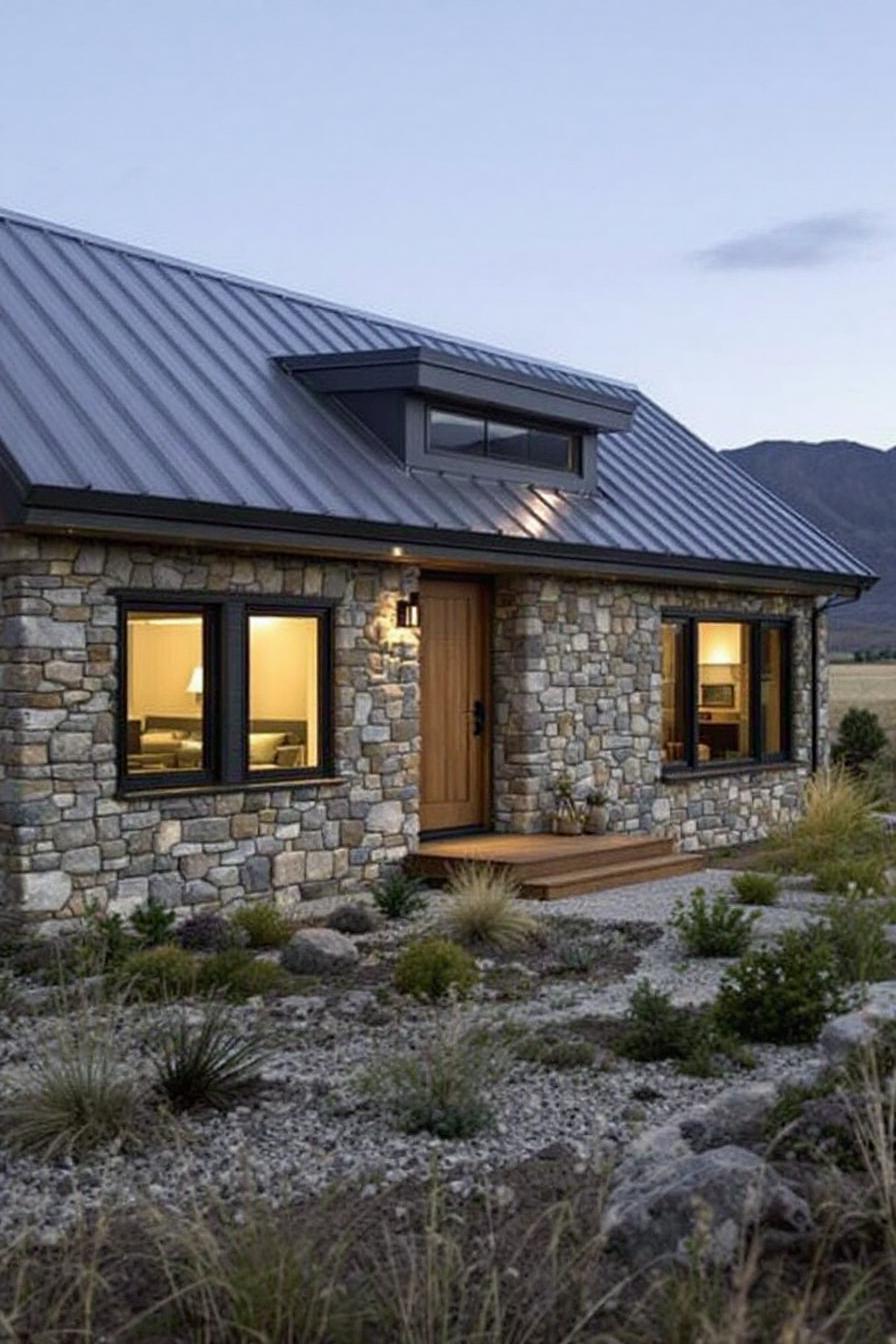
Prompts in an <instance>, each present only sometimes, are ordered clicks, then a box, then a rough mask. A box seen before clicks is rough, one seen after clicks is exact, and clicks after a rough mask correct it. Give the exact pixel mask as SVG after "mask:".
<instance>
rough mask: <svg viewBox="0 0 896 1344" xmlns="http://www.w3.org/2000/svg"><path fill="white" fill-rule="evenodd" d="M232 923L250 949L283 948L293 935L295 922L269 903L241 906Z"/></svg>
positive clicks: (258, 902)
mask: <svg viewBox="0 0 896 1344" xmlns="http://www.w3.org/2000/svg"><path fill="white" fill-rule="evenodd" d="M233 923H234V926H235V927H236V928H238V929H242V930H243V931H244V932H245V934H246V936H247V937H248V939H249V946H250V947H283V946H284V944H285V943H288V942H289V940H290V938H291V937H292V935H293V934H294V933H295V921H294V920H292V919H290V917H289V915H287V914H285V913H284V912H283V911H282V910H279V909H278V908H277V906H276V905H273V904H272V903H271V902H270V901H257V902H256V903H255V904H253V905H244V906H242V907H241V908H240V909H239V910H237V911H236V913H235V914H234V916H233Z"/></svg>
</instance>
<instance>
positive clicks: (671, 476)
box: [0, 213, 871, 579]
mask: <svg viewBox="0 0 896 1344" xmlns="http://www.w3.org/2000/svg"><path fill="white" fill-rule="evenodd" d="M0 320H2V357H0V440H2V442H3V444H4V445H5V447H6V449H7V451H8V453H9V454H10V456H11V457H12V459H13V460H14V462H15V463H16V464H17V466H18V468H19V470H20V471H21V473H22V475H23V476H24V477H25V478H26V479H27V480H28V481H29V482H30V483H31V484H32V485H40V486H59V487H63V488H70V489H90V490H93V491H97V492H110V493H115V494H123V495H131V496H145V497H156V498H164V499H171V500H181V501H187V500H189V501H196V502H202V503H208V504H230V505H242V506H246V507H249V508H257V509H259V510H278V511H290V512H294V513H296V514H298V515H317V516H324V517H329V518H332V519H345V520H346V521H349V520H351V521H352V522H353V523H357V522H358V521H361V522H371V523H377V524H385V525H388V524H395V525H396V526H399V525H400V526H410V527H420V528H426V529H443V530H445V531H460V532H467V533H470V534H472V538H471V539H472V540H474V539H475V537H487V536H490V535H491V536H494V535H495V534H499V535H502V536H505V537H516V538H520V539H522V540H524V541H528V542H531V543H532V546H533V552H534V551H535V550H536V549H541V548H543V547H546V546H547V547H549V546H550V545H552V544H554V545H562V546H585V547H593V548H601V549H603V548H610V549H613V550H619V551H623V552H631V553H632V556H633V558H636V557H637V554H638V553H639V552H642V553H643V552H649V553H652V554H654V555H668V556H670V557H691V558H694V559H698V560H703V561H709V562H712V561H714V560H715V561H725V562H734V563H742V564H755V565H757V566H762V567H776V568H777V567H783V568H793V569H803V570H807V571H823V572H826V573H830V574H842V575H844V576H850V577H853V578H860V579H862V578H869V577H871V571H870V570H869V569H867V567H866V566H864V565H863V564H862V563H861V562H860V561H858V560H856V559H855V557H853V556H851V555H850V554H849V553H848V552H847V551H845V550H844V549H843V548H842V547H841V546H839V545H838V544H837V543H836V542H835V541H833V540H832V539H831V538H829V537H827V536H825V535H824V534H823V533H821V532H820V531H819V530H818V529H817V528H815V527H814V526H813V525H812V524H810V523H809V522H808V521H807V520H805V519H804V518H802V517H800V516H799V515H798V514H797V513H795V512H794V511H793V510H792V509H790V508H789V507H788V506H787V505H785V504H784V503H783V502H782V501H780V500H779V499H777V498H776V497H775V496H774V495H772V494H771V493H770V492H769V491H767V490H765V489H764V488H763V487H762V486H760V485H759V484H758V483H757V482H755V481H754V480H752V478H750V477H749V476H747V475H746V474H745V473H744V472H742V471H741V470H740V469H739V468H737V467H735V466H734V465H733V464H732V463H731V462H730V461H728V460H726V459H725V458H723V457H721V456H720V455H719V454H717V453H716V452H714V451H713V450H712V449H711V448H709V447H708V446H707V445H706V444H705V443H703V442H702V441H701V440H700V439H698V438H696V437H695V436H694V435H693V434H691V433H690V431H688V430H687V429H685V427H684V426H683V425H681V424H679V423H678V422H677V421H676V420H674V419H673V418H672V417H671V416H669V415H668V414H666V412H664V411H663V410H662V409H661V408H660V407H659V406H657V405H656V404H655V403H654V402H653V401H651V400H650V398H648V397H646V396H645V395H644V394H643V393H641V392H640V391H639V390H637V389H635V388H633V387H631V386H630V385H629V384H623V383H619V382H618V381H613V380H610V379H604V378H600V377H596V376H594V377H592V376H590V375H587V374H585V373H582V372H579V371H577V370H574V369H569V368H565V367H563V366H560V365H556V364H551V363H544V362H540V361H536V360H532V359H527V358H524V357H523V356H518V355H513V354H510V353H508V352H504V351H500V350H496V349H494V348H492V347H489V346H484V345H477V344H474V343H472V342H468V341H464V340H459V339H456V338H453V337H448V336H444V335H441V334H439V333H437V332H432V331H429V330H426V329H424V328H421V327H417V326H413V325H410V324H407V323H402V322H391V321H388V320H387V319H384V318H380V317H375V316H373V315H369V314H365V313H360V312H355V311H353V310H350V309H346V308H341V307H339V306H338V305H335V304H330V303H325V302H323V301H321V300H318V299H311V298H306V297H302V296H300V295H296V294H291V293H289V292H286V291H282V290H277V289H275V288H274V287H272V286H270V285H264V284H253V283H252V282H250V281H247V280H243V279H240V278H236V277H231V276H226V275H222V274H220V273H218V272H215V271H212V270H208V269H206V268H203V267H198V266H191V265H189V264H187V263H185V262H179V261H176V260H171V259H168V258H163V257H156V256H153V255H151V254H148V253H145V252H142V251H139V250H137V249H132V248H127V247H125V246H122V245H119V244H115V243H111V242H108V241H106V240H103V239H96V238H92V237H90V236H87V235H84V234H80V233H77V232H74V231H72V230H69V229H64V228H61V227H59V226H56V225H51V224H46V223H43V222H41V221H38V220H31V219H27V218H23V217H21V216H17V215H11V214H2V213H0ZM420 344H425V345H426V346H428V347H430V348H433V349H435V350H438V351H442V352H445V353H447V354H451V355H460V356H463V357H465V358H467V359H472V360H475V361H476V362H477V363H479V364H481V365H484V366H486V367H490V368H493V369H503V370H509V371H513V372H514V373H516V374H520V375H523V376H524V377H537V378H540V379H548V380H549V381H552V382H554V383H556V384H558V385H565V386H572V387H578V388H582V389H586V390H588V391H590V392H594V393H598V394H600V395H601V396H603V397H606V398H608V399H614V398H615V399H619V398H620V397H621V398H625V399H628V400H634V402H635V406H636V409H635V413H634V417H633V420H632V424H631V428H630V429H628V430H626V431H624V432H619V433H614V434H602V435H601V436H600V438H599V443H598V488H597V490H596V491H595V492H594V493H592V494H577V493H573V492H571V491H564V490H556V489H550V488H546V487H544V486H538V485H523V484H519V483H518V482H514V481H495V480H490V479H484V478H477V477H476V476H475V475H474V476H470V475H467V474H465V473H464V472H463V471H462V470H460V469H458V471H456V472H450V473H449V472H444V471H431V470H427V469H420V468H412V469H409V468H406V467H405V466H403V465H402V463H400V462H399V461H398V460H397V458H395V457H394V456H393V455H392V454H391V453H390V452H389V451H388V450H387V449H386V448H384V447H383V446H382V445H380V444H379V443H378V442H377V441H376V440H374V439H373V437H372V436H371V435H370V433H369V432H368V431H367V430H366V429H364V428H363V427H362V426H360V425H359V424H358V423H357V422H355V421H354V420H353V419H352V418H351V417H350V416H348V415H347V414H344V413H342V412H340V411H339V410H338V409H337V408H336V407H335V406H334V405H332V404H331V403H330V402H329V401H328V400H327V399H326V398H324V397H320V396H316V395H315V394H313V393H312V392H310V391H308V390H307V389H305V388H304V387H303V386H302V385H301V384H300V383H298V382H297V381H296V380H294V379H291V378H289V377H288V376H287V375H286V374H285V373H284V372H283V371H282V370H281V369H280V368H279V367H278V366H277V365H276V363H275V362H274V358H275V357H276V356H279V355H284V354H294V355H301V354H331V353H333V354H336V353H346V352H363V351H367V350H378V349H390V348H398V347H402V346H409V345H420Z"/></svg>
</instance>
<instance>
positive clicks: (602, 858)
mask: <svg viewBox="0 0 896 1344" xmlns="http://www.w3.org/2000/svg"><path fill="white" fill-rule="evenodd" d="M470 861H473V862H477V863H493V864H495V865H496V866H498V867H501V868H508V869H510V870H511V871H512V873H513V875H514V877H515V878H516V880H517V882H518V883H519V885H520V892H521V895H523V896H525V897H528V898H530V899H532V900H540V901H557V900H561V899H562V898H563V897H564V896H581V895H584V894H586V893H588V892H592V891H605V890H607V889H608V888H612V887H625V886H631V885H633V884H634V883H636V882H655V881H658V880H659V879H660V878H664V877H677V876H679V875H680V874H681V873H695V872H698V871H699V870H700V869H701V868H704V867H705V866H706V860H705V858H704V857H703V855H702V854H676V852H675V845H674V842H673V841H672V840H663V839H660V838H658V837H656V836H650V835H467V836H456V837H454V838H452V839H448V840H424V841H423V842H422V843H421V845H420V848H419V849H418V850H417V851H416V853H414V854H410V855H409V856H408V858H407V860H406V863H407V867H408V869H409V870H410V871H411V872H413V873H417V874H418V875H419V876H421V877H429V878H433V879H435V880H439V879H444V878H446V877H447V876H448V874H449V871H450V869H451V867H452V865H454V864H456V863H463V862H470Z"/></svg>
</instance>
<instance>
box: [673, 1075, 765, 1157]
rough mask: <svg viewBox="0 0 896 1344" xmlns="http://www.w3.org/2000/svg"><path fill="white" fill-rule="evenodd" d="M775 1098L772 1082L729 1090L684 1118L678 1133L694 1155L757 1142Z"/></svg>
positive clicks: (750, 1084)
mask: <svg viewBox="0 0 896 1344" xmlns="http://www.w3.org/2000/svg"><path fill="white" fill-rule="evenodd" d="M777 1099H778V1088H777V1086H776V1084H775V1083H771V1082H763V1083H746V1084H743V1085H742V1086H739V1087H729V1088H727V1089H726V1091H724V1092H720V1093H719V1095H718V1096H717V1097H715V1098H713V1100H712V1101H711V1102H709V1103H708V1104H707V1105H706V1106H701V1107H700V1108H699V1110H694V1111H692V1112H691V1113H690V1114H689V1115H687V1116H685V1117H684V1119H683V1120H682V1121H681V1133H682V1134H683V1136H684V1137H685V1138H686V1139H687V1141H688V1143H689V1144H690V1145H691V1147H692V1148H693V1149H694V1150H695V1151H696V1152H704V1151H705V1150H706V1149H708V1148H721V1147H724V1145H725V1144H730V1143H734V1144H751V1143H758V1142H759V1141H760V1140H761V1139H762V1137H763V1132H764V1129H765V1122H766V1119H767V1118H768V1114H769V1112H770V1111H771V1109H772V1107H773V1106H774V1104H775V1102H776V1101H777Z"/></svg>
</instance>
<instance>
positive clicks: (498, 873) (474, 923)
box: [442, 863, 538, 950]
mask: <svg viewBox="0 0 896 1344" xmlns="http://www.w3.org/2000/svg"><path fill="white" fill-rule="evenodd" d="M447 891H448V895H449V896H450V898H451V903H450V905H449V906H448V908H447V910H446V911H445V914H444V916H443V919H442V923H443V927H444V929H445V932H446V933H447V934H448V937H449V938H453V939H454V940H455V942H458V943H468V944H470V945H472V946H476V945H479V946H480V947H497V948H501V949H505V950H506V949H509V948H515V947H521V946H522V945H523V944H525V943H527V942H529V941H530V939H532V938H533V937H534V936H535V934H536V933H537V931H538V924H537V922H536V921H535V920H534V919H533V918H532V916H531V915H530V914H529V912H528V911H527V910H523V909H521V908H520V905H519V901H518V898H519V894H520V891H519V887H518V886H517V883H516V880H515V878H514V877H513V874H512V873H510V872H509V871H508V870H507V869H506V868H497V867H495V865H494V864H493V863H461V864H456V865H455V866H454V867H453V868H452V870H451V875H450V877H449V879H448V887H447Z"/></svg>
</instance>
